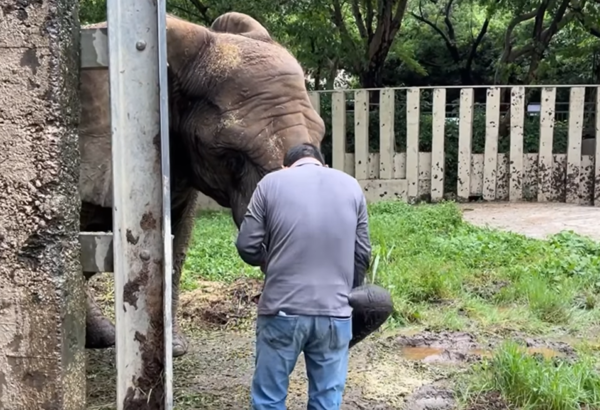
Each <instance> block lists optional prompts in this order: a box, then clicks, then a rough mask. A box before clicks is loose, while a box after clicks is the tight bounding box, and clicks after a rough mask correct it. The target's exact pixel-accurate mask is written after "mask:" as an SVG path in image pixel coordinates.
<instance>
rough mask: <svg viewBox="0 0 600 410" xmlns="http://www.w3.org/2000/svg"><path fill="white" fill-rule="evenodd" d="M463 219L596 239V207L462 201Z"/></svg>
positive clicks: (533, 233) (599, 217)
mask: <svg viewBox="0 0 600 410" xmlns="http://www.w3.org/2000/svg"><path fill="white" fill-rule="evenodd" d="M461 208H462V209H463V216H464V218H465V220H466V221H468V222H470V223H472V224H474V225H480V226H486V225H487V226H489V227H491V228H496V229H502V230H506V231H512V232H517V233H521V234H524V235H527V236H530V237H532V238H538V239H544V238H546V237H547V236H548V235H552V234H556V233H559V232H560V231H563V230H572V231H575V232H577V233H578V234H581V235H585V236H589V237H590V238H592V239H595V240H600V229H598V221H600V207H599V208H597V207H593V206H582V205H572V204H564V203H536V202H517V203H511V202H471V203H467V204H462V205H461Z"/></svg>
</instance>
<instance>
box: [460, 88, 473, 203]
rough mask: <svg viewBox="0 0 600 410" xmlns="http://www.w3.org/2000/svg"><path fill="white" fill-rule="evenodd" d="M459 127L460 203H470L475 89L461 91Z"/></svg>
mask: <svg viewBox="0 0 600 410" xmlns="http://www.w3.org/2000/svg"><path fill="white" fill-rule="evenodd" d="M459 115H460V119H459V121H460V122H459V125H458V187H457V191H458V192H457V196H458V200H459V201H464V202H466V201H468V200H469V196H470V194H471V140H472V138H473V89H472V88H463V89H462V90H460V113H459Z"/></svg>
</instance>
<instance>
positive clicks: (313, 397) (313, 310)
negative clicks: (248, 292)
mask: <svg viewBox="0 0 600 410" xmlns="http://www.w3.org/2000/svg"><path fill="white" fill-rule="evenodd" d="M323 163H324V161H323V157H322V155H321V153H320V152H319V149H318V148H317V147H315V146H314V145H311V144H302V145H298V146H295V147H293V148H291V149H290V150H289V152H287V154H286V156H285V158H284V161H283V165H284V168H285V169H283V170H281V171H277V172H274V173H271V174H268V175H267V176H265V177H264V178H263V179H262V180H261V181H260V182H259V184H258V185H257V187H256V190H255V191H254V194H253V195H252V198H251V200H250V204H249V205H248V211H247V212H246V215H245V216H244V220H243V222H242V225H241V227H240V232H239V234H238V238H237V242H236V246H237V249H238V253H239V255H240V257H241V258H242V259H243V260H244V261H245V262H246V263H248V264H250V265H253V266H261V268H262V270H263V272H264V273H265V284H264V288H263V293H262V295H261V297H260V300H259V303H258V319H257V324H256V363H255V371H254V377H253V381H252V388H251V399H252V408H253V409H254V410H267V409H269V410H285V408H286V407H285V400H286V397H287V390H288V383H289V376H290V374H291V372H292V371H293V369H294V367H295V365H296V361H297V359H298V356H299V354H300V352H304V358H305V362H306V371H307V376H308V382H309V385H308V396H309V398H308V409H309V410H335V409H339V408H340V405H341V401H342V393H343V390H344V386H345V383H346V374H347V366H348V344H349V342H350V340H351V339H352V308H351V307H350V304H349V302H348V296H349V294H350V291H351V290H352V287H353V285H356V286H358V285H362V281H363V280H364V276H365V272H366V270H367V268H368V266H369V261H370V257H371V244H370V240H369V232H368V217H367V206H366V201H365V197H364V194H363V191H362V189H361V187H360V185H359V184H358V181H356V179H354V178H353V177H351V176H349V175H347V174H345V173H344V172H341V171H338V170H334V169H331V168H328V167H326V166H324V165H323Z"/></svg>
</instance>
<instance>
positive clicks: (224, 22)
mask: <svg viewBox="0 0 600 410" xmlns="http://www.w3.org/2000/svg"><path fill="white" fill-rule="evenodd" d="M210 29H211V30H212V31H215V32H217V33H231V34H239V35H241V36H244V37H248V38H252V39H254V40H260V41H265V42H267V43H272V42H273V39H272V38H271V35H270V34H269V32H268V31H267V29H266V28H264V27H263V26H262V25H261V24H260V23H259V22H258V21H256V20H255V19H253V18H252V17H250V16H249V15H247V14H243V13H238V12H235V11H231V12H229V13H225V14H222V15H220V16H219V17H217V19H216V20H215V21H214V22H213V23H212V25H211V26H210Z"/></svg>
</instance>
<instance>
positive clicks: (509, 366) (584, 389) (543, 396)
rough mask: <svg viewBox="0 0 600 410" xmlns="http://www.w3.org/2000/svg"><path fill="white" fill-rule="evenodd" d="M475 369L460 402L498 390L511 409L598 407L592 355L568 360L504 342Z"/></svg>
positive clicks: (599, 382) (598, 376)
mask: <svg viewBox="0 0 600 410" xmlns="http://www.w3.org/2000/svg"><path fill="white" fill-rule="evenodd" d="M474 370H475V371H474V372H473V374H472V375H470V377H469V378H468V379H466V381H467V386H468V387H467V389H468V391H466V392H465V391H463V392H462V394H463V395H464V397H463V399H464V402H463V405H464V404H465V403H468V401H469V400H473V399H474V398H476V397H478V396H479V395H481V394H485V392H489V391H498V392H500V394H501V395H502V397H503V398H504V399H505V400H506V402H507V403H510V404H511V405H512V406H513V407H511V408H519V409H521V410H581V409H589V410H591V409H598V408H600V373H599V372H598V367H597V359H596V358H594V357H593V356H589V355H580V357H579V359H578V360H577V361H575V362H573V363H570V362H569V361H567V360H565V359H562V358H556V357H554V358H544V357H541V356H536V355H530V354H527V353H526V352H524V349H523V348H522V347H520V346H519V345H517V344H516V343H513V342H506V343H504V344H503V345H502V346H501V347H500V349H499V350H498V351H497V352H496V353H495V355H494V357H493V358H492V359H490V360H487V361H485V362H484V363H483V364H482V365H479V366H476V368H475V369H474ZM467 406H468V405H467Z"/></svg>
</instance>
